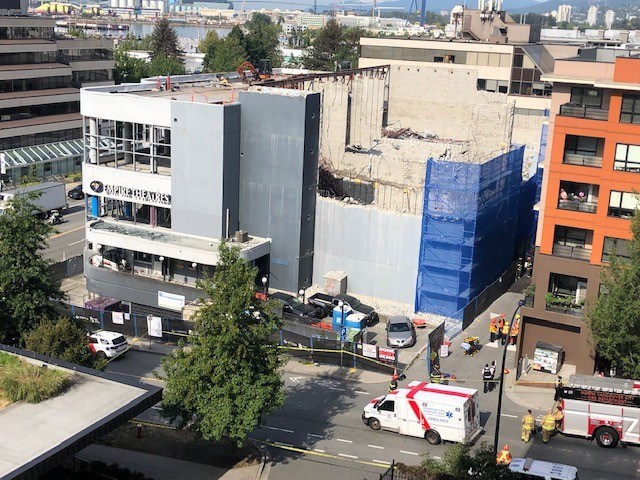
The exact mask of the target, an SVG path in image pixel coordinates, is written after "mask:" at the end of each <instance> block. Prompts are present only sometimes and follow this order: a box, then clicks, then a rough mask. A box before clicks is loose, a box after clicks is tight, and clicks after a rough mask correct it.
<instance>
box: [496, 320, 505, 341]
mask: <svg viewBox="0 0 640 480" xmlns="http://www.w3.org/2000/svg"><path fill="white" fill-rule="evenodd" d="M502 327H504V315H500V318H499V319H498V335H496V340H501V339H502Z"/></svg>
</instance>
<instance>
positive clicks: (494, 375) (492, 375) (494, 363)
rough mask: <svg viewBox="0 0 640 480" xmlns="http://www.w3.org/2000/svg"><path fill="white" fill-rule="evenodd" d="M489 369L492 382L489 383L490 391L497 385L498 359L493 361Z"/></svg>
mask: <svg viewBox="0 0 640 480" xmlns="http://www.w3.org/2000/svg"><path fill="white" fill-rule="evenodd" d="M489 371H490V372H491V384H490V385H489V391H490V392H491V391H493V387H495V386H496V383H495V378H496V361H495V360H493V361H492V362H491V366H490V367H489Z"/></svg>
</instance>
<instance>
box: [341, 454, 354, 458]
mask: <svg viewBox="0 0 640 480" xmlns="http://www.w3.org/2000/svg"><path fill="white" fill-rule="evenodd" d="M338 456H339V457H344V458H358V457H356V456H355V455H347V454H346V453H339V454H338Z"/></svg>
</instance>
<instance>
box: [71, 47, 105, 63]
mask: <svg viewBox="0 0 640 480" xmlns="http://www.w3.org/2000/svg"><path fill="white" fill-rule="evenodd" d="M89 60H113V50H110V49H108V48H87V49H70V50H60V51H58V61H59V62H62V63H69V62H78V61H89Z"/></svg>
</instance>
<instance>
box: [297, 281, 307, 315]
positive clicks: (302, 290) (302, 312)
mask: <svg viewBox="0 0 640 480" xmlns="http://www.w3.org/2000/svg"><path fill="white" fill-rule="evenodd" d="M298 293H299V294H300V296H301V297H302V311H301V312H300V316H303V315H304V300H305V298H304V294H305V291H304V288H301V289H300V291H299V292H298Z"/></svg>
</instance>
